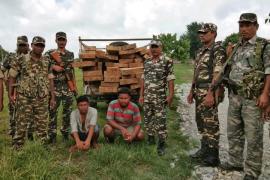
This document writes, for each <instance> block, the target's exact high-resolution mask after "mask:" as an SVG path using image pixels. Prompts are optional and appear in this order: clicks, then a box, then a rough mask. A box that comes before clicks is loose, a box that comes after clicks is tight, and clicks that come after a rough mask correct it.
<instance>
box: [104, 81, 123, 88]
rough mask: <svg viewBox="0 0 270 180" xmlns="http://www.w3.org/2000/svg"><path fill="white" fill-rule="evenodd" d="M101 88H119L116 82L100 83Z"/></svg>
mask: <svg viewBox="0 0 270 180" xmlns="http://www.w3.org/2000/svg"><path fill="white" fill-rule="evenodd" d="M100 85H101V86H106V87H117V88H118V87H119V83H118V82H104V81H101V84H100Z"/></svg>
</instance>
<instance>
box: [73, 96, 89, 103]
mask: <svg viewBox="0 0 270 180" xmlns="http://www.w3.org/2000/svg"><path fill="white" fill-rule="evenodd" d="M76 101H77V104H79V103H80V102H88V103H89V99H88V97H87V96H86V95H82V96H79V97H78V98H77V99H76Z"/></svg>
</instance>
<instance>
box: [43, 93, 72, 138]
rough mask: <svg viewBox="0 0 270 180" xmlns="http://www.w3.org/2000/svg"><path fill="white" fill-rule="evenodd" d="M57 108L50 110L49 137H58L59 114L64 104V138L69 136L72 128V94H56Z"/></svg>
mask: <svg viewBox="0 0 270 180" xmlns="http://www.w3.org/2000/svg"><path fill="white" fill-rule="evenodd" d="M55 101H56V106H55V108H54V109H50V121H49V130H48V134H49V137H51V138H53V137H56V134H57V114H58V110H59V107H60V105H61V102H62V106H63V119H62V127H61V133H62V134H63V135H64V136H68V134H69V128H70V114H71V112H72V104H73V98H72V94H64V93H56V96H55Z"/></svg>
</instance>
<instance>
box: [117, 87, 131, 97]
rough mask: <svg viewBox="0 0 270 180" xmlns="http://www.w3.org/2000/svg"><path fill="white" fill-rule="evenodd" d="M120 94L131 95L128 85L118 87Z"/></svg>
mask: <svg viewBox="0 0 270 180" xmlns="http://www.w3.org/2000/svg"><path fill="white" fill-rule="evenodd" d="M120 94H128V95H129V96H130V90H129V88H128V87H121V88H119V89H118V96H119V95H120Z"/></svg>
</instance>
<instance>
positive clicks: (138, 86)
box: [130, 83, 141, 89]
mask: <svg viewBox="0 0 270 180" xmlns="http://www.w3.org/2000/svg"><path fill="white" fill-rule="evenodd" d="M139 88H141V85H140V84H139V83H138V84H131V85H130V89H139Z"/></svg>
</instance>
